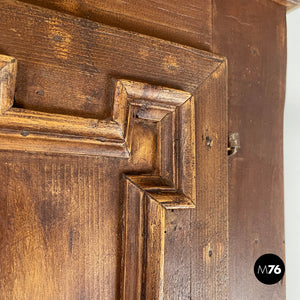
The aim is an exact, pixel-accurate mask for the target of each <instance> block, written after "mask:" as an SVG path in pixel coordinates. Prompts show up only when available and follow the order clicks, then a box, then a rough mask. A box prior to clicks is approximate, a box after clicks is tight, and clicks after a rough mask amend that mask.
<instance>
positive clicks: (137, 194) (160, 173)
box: [114, 80, 196, 299]
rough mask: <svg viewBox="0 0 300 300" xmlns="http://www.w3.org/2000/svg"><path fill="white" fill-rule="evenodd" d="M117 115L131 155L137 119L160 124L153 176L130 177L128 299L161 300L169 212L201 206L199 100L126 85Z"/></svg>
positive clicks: (126, 240) (127, 185) (120, 86)
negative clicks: (198, 188) (198, 185)
mask: <svg viewBox="0 0 300 300" xmlns="http://www.w3.org/2000/svg"><path fill="white" fill-rule="evenodd" d="M126 111H128V112H126ZM114 112H115V116H114V119H115V120H118V123H120V124H124V125H123V130H124V131H125V132H126V137H125V139H126V143H127V147H128V148H129V149H131V145H130V144H131V142H132V139H133V136H132V135H133V134H134V120H135V119H139V120H140V119H142V120H144V121H145V122H147V121H154V122H155V123H156V130H157V147H156V149H157V153H156V162H157V163H156V169H155V170H154V171H153V174H151V175H125V176H124V179H125V196H124V248H123V281H122V299H160V298H161V297H162V294H163V282H164V279H163V278H164V250H165V247H164V235H165V233H164V231H165V227H164V224H165V210H166V209H167V210H168V209H189V208H195V203H196V195H195V112H194V98H193V97H192V96H191V94H189V93H187V92H183V91H179V90H174V89H168V88H164V87H156V86H152V85H148V84H143V83H138V82H133V81H124V80H120V81H118V82H117V85H116V93H115V107H114ZM126 127H127V128H126ZM133 155H134V154H133Z"/></svg>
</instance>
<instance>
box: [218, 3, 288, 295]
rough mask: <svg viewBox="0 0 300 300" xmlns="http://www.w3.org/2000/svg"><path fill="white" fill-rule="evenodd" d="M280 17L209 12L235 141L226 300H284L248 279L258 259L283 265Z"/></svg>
mask: <svg viewBox="0 0 300 300" xmlns="http://www.w3.org/2000/svg"><path fill="white" fill-rule="evenodd" d="M241 7H242V8H243V9H241ZM285 15H286V11H285V8H284V7H282V6H279V5H277V4H276V3H274V2H272V1H259V0H257V1H242V0H239V1H236V0H229V1H223V0H217V1H215V6H214V37H213V40H214V43H213V51H214V52H215V53H222V54H224V55H226V56H227V59H228V64H229V68H228V71H229V77H228V78H229V81H228V93H229V131H230V132H238V133H239V135H240V141H241V148H240V149H239V151H238V153H237V154H235V155H234V156H233V157H232V158H230V160H229V176H228V178H229V247H230V248H229V255H230V259H229V270H230V271H229V274H230V296H229V299H285V284H284V280H283V281H282V282H279V283H278V284H276V285H273V286H272V287H268V286H265V285H263V284H261V283H260V282H259V281H258V280H257V279H256V278H255V276H254V275H253V265H254V263H255V261H256V259H257V258H258V257H259V256H261V255H262V254H265V253H274V254H277V255H279V256H280V257H281V258H282V259H283V260H284V248H285V247H284V220H283V211H284V210H283V155H282V151H283V149H282V147H283V130H282V128H283V110H284V98H285V80H286V77H285V76H286V24H285V18H286V16H285Z"/></svg>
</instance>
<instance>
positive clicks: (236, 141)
mask: <svg viewBox="0 0 300 300" xmlns="http://www.w3.org/2000/svg"><path fill="white" fill-rule="evenodd" d="M239 148H241V143H240V135H239V134H238V133H237V132H233V133H229V135H228V148H227V150H228V156H233V155H235V154H236V153H237V151H238V149H239Z"/></svg>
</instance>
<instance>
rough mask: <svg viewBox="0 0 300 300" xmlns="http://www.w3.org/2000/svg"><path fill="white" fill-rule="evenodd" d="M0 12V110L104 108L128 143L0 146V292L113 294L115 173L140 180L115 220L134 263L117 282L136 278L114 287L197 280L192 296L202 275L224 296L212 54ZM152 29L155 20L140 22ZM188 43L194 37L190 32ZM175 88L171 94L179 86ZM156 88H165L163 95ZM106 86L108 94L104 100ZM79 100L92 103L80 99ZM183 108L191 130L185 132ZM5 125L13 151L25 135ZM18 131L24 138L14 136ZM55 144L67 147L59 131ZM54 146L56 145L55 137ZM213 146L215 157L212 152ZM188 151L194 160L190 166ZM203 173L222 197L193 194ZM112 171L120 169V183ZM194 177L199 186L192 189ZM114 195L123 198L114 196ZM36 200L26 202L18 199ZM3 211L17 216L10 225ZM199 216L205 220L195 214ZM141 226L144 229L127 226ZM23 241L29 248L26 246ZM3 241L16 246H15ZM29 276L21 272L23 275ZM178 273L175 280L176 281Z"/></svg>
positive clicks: (163, 291)
mask: <svg viewBox="0 0 300 300" xmlns="http://www.w3.org/2000/svg"><path fill="white" fill-rule="evenodd" d="M201 7H203V9H206V8H207V6H206V5H201ZM210 9H211V8H210ZM0 14H1V23H0V27H1V28H0V29H1V30H0V44H1V47H2V48H1V51H2V53H4V54H6V55H11V56H14V57H16V58H17V59H18V61H19V67H18V76H17V84H16V86H17V88H16V94H15V97H16V101H15V105H16V107H15V108H13V110H12V111H11V113H17V114H18V113H19V112H20V111H23V110H24V109H26V110H31V114H36V113H37V114H39V113H41V114H42V115H43V116H45V115H47V116H48V114H58V113H59V114H64V115H68V117H67V118H69V117H70V118H71V119H72V118H78V117H80V118H85V119H86V118H90V119H100V120H102V119H103V120H104V119H106V120H108V121H111V120H113V119H114V118H115V119H117V120H118V121H119V122H120V124H121V125H120V124H119V125H120V127H121V128H122V132H124V133H125V136H126V143H127V145H128V149H130V154H131V155H130V157H129V159H128V160H121V159H117V158H105V157H100V158H92V157H88V158H83V157H80V158H79V157H71V156H68V155H66V154H65V155H62V156H61V155H57V154H56V155H53V154H52V155H51V154H50V153H52V151H53V148H51V141H49V143H48V145H47V146H46V147H48V151H49V152H48V153H46V154H47V155H45V156H43V155H41V154H26V153H13V152H10V151H1V152H0V154H1V157H0V161H1V167H2V168H3V170H4V171H3V173H1V174H2V175H1V176H2V179H3V180H2V181H3V182H4V181H5V178H6V181H5V182H8V181H7V180H8V179H7V178H9V180H10V181H9V184H8V185H5V184H3V186H2V191H1V193H0V195H1V197H2V199H1V204H3V210H2V211H3V215H4V220H6V221H5V224H4V225H3V227H2V229H3V230H1V232H3V236H4V237H5V239H4V242H3V248H1V250H3V251H4V254H3V255H2V254H1V256H2V257H4V259H3V261H4V262H6V263H5V264H3V265H2V266H1V268H2V269H3V272H1V273H0V282H1V287H3V286H6V287H5V288H3V289H2V290H1V297H2V298H4V299H13V300H14V299H24V298H25V299H31V298H33V299H34V298H36V299H38V298H39V296H40V295H41V294H42V295H43V298H45V299H119V298H120V296H121V291H123V290H120V286H121V282H120V273H121V256H122V255H123V260H126V258H125V259H124V255H125V253H128V252H126V251H124V252H123V254H122V252H121V250H122V243H121V232H122V230H121V223H122V222H121V221H122V217H121V216H122V203H121V200H120V198H121V195H122V194H123V192H125V195H126V182H127V181H126V180H127V179H129V178H130V182H134V188H135V189H136V190H139V192H137V191H135V192H134V191H132V192H131V193H128V195H129V196H130V197H129V198H130V199H132V201H131V200H130V203H129V202H128V203H129V205H130V206H128V207H131V208H132V209H133V210H134V211H135V212H137V215H133V214H132V213H130V214H127V216H128V217H132V218H133V219H131V218H127V220H128V221H127V224H128V225H127V227H126V228H127V229H128V228H129V229H130V230H128V231H127V232H130V234H129V235H128V237H129V238H128V239H127V240H128V241H130V242H129V243H127V245H130V243H132V244H131V249H132V250H131V251H133V253H132V256H128V255H127V258H128V259H129V258H130V259H131V260H130V261H136V262H137V264H136V266H137V269H136V270H134V269H133V268H132V266H131V268H128V269H127V270H128V272H129V274H131V275H132V276H131V279H132V281H129V286H131V287H132V286H138V287H139V288H137V289H136V290H134V289H133V288H131V289H129V290H126V292H129V295H135V294H134V293H140V294H142V295H148V298H149V297H150V299H152V298H154V299H155V298H157V297H164V298H165V299H178V298H183V299H184V297H186V298H190V297H193V298H195V299H197V295H198V293H199V291H201V293H203V294H205V293H206V292H205V290H206V286H210V287H211V288H210V290H211V294H212V295H219V296H220V299H222V298H224V299H226V297H227V289H228V286H227V288H226V284H227V285H228V282H227V278H228V274H227V272H228V268H227V257H228V256H227V254H226V253H227V248H226V244H227V243H228V241H227V234H226V232H227V227H226V224H227V223H226V222H227V206H226V203H227V194H226V186H227V181H226V180H223V179H221V178H222V176H223V175H224V174H225V175H226V174H227V165H226V163H224V162H226V159H227V151H226V149H227V123H226V113H227V110H226V101H227V97H226V80H227V77H226V71H225V69H226V61H225V60H224V58H222V57H219V56H216V55H213V54H211V53H207V52H203V51H200V50H198V49H195V48H190V47H187V46H182V45H179V44H174V43H171V42H167V41H163V40H159V39H156V38H151V37H147V36H143V35H140V34H136V33H132V32H126V31H124V30H120V29H116V28H111V27H108V26H105V25H101V24H99V23H97V22H93V21H89V20H86V19H81V18H77V17H73V16H70V15H67V14H62V13H58V12H55V11H50V10H47V9H44V8H40V7H35V6H31V5H28V4H24V3H21V2H19V1H12V0H6V1H4V0H2V1H1V8H0ZM197 16H198V9H197ZM188 23H190V21H188ZM205 26H207V24H206V25H205ZM155 28H156V29H157V28H159V27H156V26H154V27H152V29H155ZM8 30H9V31H8ZM174 30H175V29H174ZM154 31H155V30H154ZM158 35H160V33H158ZM163 35H164V34H163ZM197 36H199V35H198V34H197ZM190 41H191V42H192V43H198V42H197V38H195V39H190ZM121 78H125V80H120V79H121ZM140 82H147V83H148V84H142V83H140ZM221 82H222V84H221ZM158 86H160V87H163V88H159V89H158V88H157V87H158ZM115 87H117V88H116V89H115ZM118 87H119V88H120V89H118ZM132 87H133V88H132ZM140 87H142V88H140ZM210 88H211V90H210ZM124 89H125V90H126V93H125V92H124ZM214 89H221V90H220V91H219V92H216V91H214ZM175 90H180V92H179V94H180V95H184V97H183V98H180V97H179V98H178V95H177V94H176V93H175ZM169 94H172V97H169V96H166V95H169ZM190 95H192V96H193V97H190ZM194 95H195V96H194ZM116 98H117V99H119V100H120V101H119V102H118V101H116V102H114V101H113V99H116ZM132 98H133V99H132ZM91 99H92V104H87V103H90V102H89V101H91ZM126 99H127V100H128V101H125V100H126ZM182 99H184V100H182ZM200 102H201V103H200ZM117 103H118V104H117ZM124 103H127V104H129V105H128V107H126V109H125V113H119V112H122V105H124ZM197 103H198V104H197ZM115 104H116V106H117V107H119V108H121V109H120V111H119V112H117V110H114V106H115ZM194 106H195V110H194V109H193V107H194ZM127 109H128V110H127ZM23 112H24V111H23ZM44 114H45V115H44ZM213 115H214V117H208V116H213ZM31 116H32V115H30V117H31ZM124 116H125V117H124ZM197 118H198V120H197ZM200 118H201V120H200ZM71 119H68V120H71ZM81 120H82V119H81ZM121 120H125V121H124V122H125V123H123V121H121ZM192 120H195V122H196V126H197V129H198V130H199V131H198V133H197V136H196V137H195V140H193V138H192V137H193V135H194V134H195V132H196V130H195V128H196V127H195V124H193V122H192ZM82 121H84V120H82ZM23 122H24V120H23ZM23 125H24V124H23ZM48 125H49V123H48ZM43 126H45V125H43ZM71 129H72V128H71ZM210 129H211V130H210ZM207 130H209V133H210V135H212V136H213V137H215V140H214V144H211V145H210V146H209V147H208V145H207V140H206V136H204V135H203V134H205V133H206V132H207ZM199 132H200V133H201V134H200V133H199ZM7 134H8V133H4V134H2V137H1V142H2V144H3V143H10V146H7V147H12V145H13V144H14V143H16V142H17V143H18V144H19V145H20V149H19V150H24V149H22V147H23V148H24V147H26V146H27V145H26V143H25V142H24V141H26V139H25V138H26V137H25V136H21V135H20V132H19V133H9V134H10V135H11V136H10V135H7ZM23 134H24V135H26V134H27V132H26V131H25V132H23ZM32 134H34V133H32ZM64 134H65V133H64ZM4 135H6V139H5V138H4ZM30 135H31V134H30ZM30 135H29V136H27V137H30ZM18 139H23V144H24V146H23V145H22V143H21V142H20V141H18ZM31 143H33V144H34V145H33V147H38V145H39V140H38V139H34V138H32V139H31ZM68 144H69V145H70V148H71V149H74V152H75V151H78V149H77V148H76V146H74V144H72V143H71V141H68ZM85 144H86V145H87V143H85ZM193 144H194V145H193ZM89 145H90V144H89ZM195 145H197V146H196V152H195V151H193V149H194V147H195ZM200 145H201V146H200ZM52 146H53V145H52ZM92 146H93V145H91V147H92ZM59 147H61V146H60V145H59V144H55V149H57V148H59ZM15 149H16V148H15ZM90 149H92V148H90ZM93 149H94V148H93ZM89 151H91V150H89ZM199 151H206V152H208V151H209V152H208V153H211V155H208V156H203V157H202V155H201V154H199ZM206 152H205V153H206ZM78 153H80V152H78ZM217 154H218V155H220V157H221V158H220V160H217V161H216V162H215V161H213V158H214V157H215V156H214V155H217ZM14 157H15V161H14ZM193 158H195V159H196V162H195V161H194V159H193ZM6 162H8V165H6ZM198 162H200V165H201V166H200V165H199V166H198V167H197V168H196V167H195V166H196V165H197V164H198ZM206 164H207V165H206ZM16 166H20V167H19V169H20V172H21V173H20V174H21V175H18V174H19V172H18V171H16V172H13V170H14V168H16ZM23 170H26V171H23ZM205 172H207V174H208V176H209V178H212V180H211V181H209V182H210V185H212V186H211V189H213V188H215V187H216V186H217V187H218V188H220V190H221V191H223V192H224V193H223V194H222V195H219V194H216V196H215V195H213V192H211V193H210V194H209V193H206V192H205V191H208V190H209V189H208V185H205V186H203V187H201V186H199V182H200V181H201V178H202V179H204V181H203V183H206V179H205V174H206V173H205ZM210 172H211V173H210ZM45 173H46V174H47V175H45ZM122 174H127V175H126V178H127V179H126V180H125V187H123V183H124V182H123V181H122V180H121V179H122V178H123V177H122ZM150 175H151V176H150ZM195 176H196V177H195ZM13 182H15V185H14V186H13ZM195 182H198V184H197V186H196V185H195ZM12 186H13V187H12ZM128 186H130V185H129V184H128ZM202 188H203V192H199V191H200V190H201V189H202ZM128 189H129V188H128ZM199 189H200V190H199ZM47 191H48V192H47ZM141 191H142V192H141ZM49 193H51V194H49ZM141 194H143V195H144V196H143V197H141ZM20 195H22V196H20ZM199 195H200V196H201V197H202V198H201V201H200V205H203V207H204V208H205V207H208V208H209V209H210V210H213V207H215V208H216V214H215V213H212V212H210V213H209V214H207V215H206V212H205V211H204V210H202V209H201V207H199V206H197V211H198V212H197V213H196V212H195V213H194V215H193V216H192V213H191V211H192V209H189V208H192V207H194V206H195V203H196V199H197V200H198V199H199V198H198V197H199ZM141 198H142V199H145V201H144V202H143V200H141ZM16 199H17V200H16ZM211 200H213V201H211ZM16 201H17V202H16ZM135 201H137V203H136V202H135ZM32 203H34V205H33V204H32ZM210 203H211V205H210ZM10 205H12V206H10ZM123 205H124V206H125V210H126V201H125V202H124V203H123ZM35 206H37V207H38V209H31V208H32V207H35ZM7 207H8V208H7ZM18 207H24V208H26V209H17V208H18ZM27 207H29V208H28V209H27ZM176 208H182V209H179V210H178V209H176ZM194 210H196V209H194ZM200 211H201V213H199V212H200ZM14 213H17V215H18V218H19V219H18V220H19V221H18V222H13V221H12V222H11V223H9V222H10V221H9V218H10V216H11V215H13V214H14ZM140 216H141V217H140ZM216 216H221V217H222V218H223V219H221V220H218V219H216ZM201 218H205V222H203V223H201V222H202V221H201ZM125 219H126V218H125ZM193 220H196V221H195V225H193V224H192V223H193ZM223 221H224V222H225V223H223ZM47 222H48V223H47ZM44 223H46V225H45V224H44ZM220 223H222V225H223V226H222V228H221V226H220V225H219V224H220ZM32 224H33V225H32ZM47 224H49V225H47ZM141 224H144V225H141ZM180 224H184V225H182V226H181V225H180ZM177 225H178V228H181V229H178V230H179V232H178V233H176V234H172V230H171V228H172V227H176V226H177ZM26 226H29V227H30V226H36V227H37V228H38V229H36V231H34V232H35V234H34V236H33V237H31V236H30V239H29V240H28V239H27V238H23V237H24V236H27V235H26V234H27V233H28V232H30V230H27V231H26V230H24V231H23V228H25V229H26V228H27V227H26ZM143 226H144V227H143ZM142 227H143V228H144V230H143V233H145V234H146V235H145V236H147V237H148V238H147V239H145V236H143V237H142V238H140V234H141V231H142V229H141V228H142ZM34 228H35V227H34ZM44 228H46V229H44ZM49 228H50V229H49ZM145 228H146V229H147V230H145ZM176 228H177V227H176ZM127 229H125V230H124V232H125V233H126V230H127ZM214 230H218V231H220V234H218V237H217V238H216V237H215V236H212V245H214V243H216V245H217V242H218V245H220V246H219V248H218V247H217V246H216V247H215V248H214V249H216V251H218V250H217V249H221V250H220V251H219V252H217V253H218V254H216V256H214V257H213V259H214V261H215V262H216V264H215V265H214V264H211V265H209V267H205V264H206V258H203V257H202V254H201V253H203V248H202V244H201V243H198V241H199V240H201V241H202V240H203V241H207V240H209V234H211V232H214ZM132 232H134V233H133V234H132ZM136 232H137V235H135V233H136ZM174 232H175V231H174ZM48 236H50V238H49V237H48ZM19 237H20V239H19ZM35 237H37V239H38V241H35ZM136 237H138V238H136ZM178 237H180V238H179V239H177V238H178ZM39 240H46V242H45V243H44V244H45V245H44V244H41V245H42V246H39V245H40V243H39ZM125 241H126V239H125ZM180 241H187V243H184V244H182V243H180ZM28 243H29V244H32V245H33V246H34V247H33V249H31V248H30V251H27V249H28ZM141 244H142V245H143V246H142V245H141ZM14 245H17V246H18V247H19V248H18V249H17V250H14V249H15V248H14ZM135 245H138V248H136V246H135ZM173 246H175V247H174V248H173ZM143 248H146V249H148V251H146V252H144V251H143V254H144V253H145V256H143V258H142V260H143V262H145V261H147V262H149V265H148V267H145V264H144V263H141V249H143ZM133 249H134V250H133ZM179 249H180V250H179ZM129 253H131V252H130V251H129ZM195 253H197V255H195ZM125 257H126V255H125ZM31 259H32V261H33V263H32V265H31V264H30V261H31ZM179 259H180V262H179V263H178V262H177V260H179ZM52 264H53V265H52ZM205 268H209V270H210V271H211V272H210V273H208V275H206V280H205V281H203V283H202V276H204V274H198V273H199V270H205ZM47 269H49V271H48V272H47V271H46V270H47ZM220 269H222V272H223V273H222V274H223V276H224V278H225V279H224V280H223V281H222V282H221V281H220V280H217V281H216V280H215V279H216V276H215V275H216V274H217V273H218V270H220ZM123 270H124V268H123ZM200 273H201V272H200ZM24 274H25V275H24ZM37 274H38V275H40V276H37ZM143 274H144V275H143ZM171 274H173V275H172V276H170V275H171ZM218 274H219V273H218ZM224 274H225V275H224ZM226 274H227V275H226ZM152 275H153V276H152ZM143 276H144V277H143ZM141 277H142V280H141V279H140V278H141ZM143 278H144V279H143ZM145 278H148V280H147V283H146V281H145ZM136 279H137V280H136ZM161 279H164V280H161ZM40 280H41V281H40ZM192 280H196V282H195V281H192ZM28 281H30V282H31V283H32V284H28V285H26V282H28ZM7 282H8V283H7ZM45 282H46V283H47V287H46V288H44V286H45ZM139 282H142V283H143V282H144V284H140V285H139V284H138V283H139ZM179 283H184V290H183V289H182V288H181V285H180V284H179ZM123 286H124V285H123ZM199 289H200V290H199ZM43 290H45V291H44V292H43ZM132 292H134V293H132ZM22 293H23V294H22ZM138 295H139V294H138ZM133 297H134V296H133Z"/></svg>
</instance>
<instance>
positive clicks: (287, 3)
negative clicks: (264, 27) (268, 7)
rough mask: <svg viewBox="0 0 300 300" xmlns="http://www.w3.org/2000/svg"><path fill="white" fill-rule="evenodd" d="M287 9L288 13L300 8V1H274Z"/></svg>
mask: <svg viewBox="0 0 300 300" xmlns="http://www.w3.org/2000/svg"><path fill="white" fill-rule="evenodd" d="M272 1H274V2H276V3H278V4H280V5H282V6H285V7H286V10H287V12H290V11H292V10H294V9H296V8H298V7H299V6H300V0H272Z"/></svg>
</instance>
